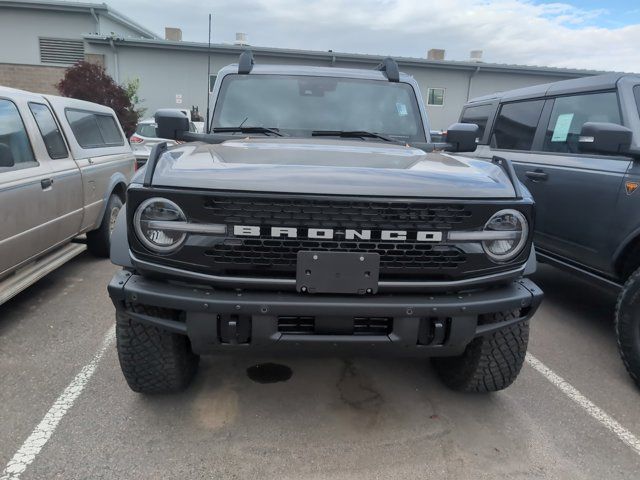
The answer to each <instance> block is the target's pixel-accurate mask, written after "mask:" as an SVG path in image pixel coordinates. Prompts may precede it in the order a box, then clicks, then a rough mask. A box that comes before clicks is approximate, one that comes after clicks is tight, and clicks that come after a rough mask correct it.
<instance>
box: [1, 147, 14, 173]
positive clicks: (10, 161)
mask: <svg viewBox="0 0 640 480" xmlns="http://www.w3.org/2000/svg"><path fill="white" fill-rule="evenodd" d="M15 164H16V162H15V160H14V158H13V152H12V151H11V149H10V148H9V146H8V145H6V144H4V143H0V168H2V167H4V168H10V167H13V166H14V165H15Z"/></svg>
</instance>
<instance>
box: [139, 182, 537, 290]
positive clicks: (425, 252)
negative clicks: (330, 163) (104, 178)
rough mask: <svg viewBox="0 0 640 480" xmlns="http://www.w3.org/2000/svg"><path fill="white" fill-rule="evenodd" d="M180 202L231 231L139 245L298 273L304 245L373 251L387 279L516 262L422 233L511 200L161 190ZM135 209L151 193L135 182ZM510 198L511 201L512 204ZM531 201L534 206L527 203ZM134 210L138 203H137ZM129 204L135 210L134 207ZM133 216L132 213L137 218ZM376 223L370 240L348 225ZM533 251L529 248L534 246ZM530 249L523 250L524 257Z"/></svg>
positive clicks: (432, 276)
mask: <svg viewBox="0 0 640 480" xmlns="http://www.w3.org/2000/svg"><path fill="white" fill-rule="evenodd" d="M154 194H156V195H162V196H165V197H166V198H169V199H171V200H172V201H174V202H176V203H177V204H178V205H180V207H181V208H182V209H183V211H184V213H185V215H186V217H187V219H188V220H189V221H190V222H193V223H209V224H224V225H226V227H227V233H226V235H224V236H222V235H219V236H218V235H209V236H206V235H191V236H190V237H189V239H188V240H187V242H185V244H184V245H183V246H182V247H181V248H180V249H179V250H178V251H177V252H175V253H172V254H170V255H162V256H158V255H152V254H150V253H149V252H148V251H146V250H145V249H144V247H143V246H142V245H140V244H139V243H138V241H137V239H136V238H135V235H130V242H132V243H131V245H132V249H133V250H134V251H135V252H136V254H139V255H142V256H144V257H147V258H149V259H150V260H152V261H155V262H161V263H164V264H166V265H170V266H175V267H179V268H186V269H189V270H197V271H200V272H204V273H210V274H214V275H223V276H242V277H253V278H271V277H274V278H276V277H277V278H289V279H291V278H295V275H296V263H297V254H298V252H299V251H321V252H324V251H331V252H373V253H378V254H379V255H380V272H379V273H380V280H389V281H392V280H433V281H435V280H442V281H448V280H456V279H462V278H469V277H471V276H477V275H479V274H483V273H489V272H493V271H499V270H504V269H508V268H513V266H512V265H511V266H510V265H496V264H495V263H493V262H491V260H490V259H488V257H487V256H486V255H485V254H484V252H483V250H482V248H481V247H480V246H479V245H475V247H470V246H469V245H468V244H467V245H463V244H453V243H442V242H425V241H422V242H421V241H417V240H416V238H417V237H416V232H418V231H434V232H442V233H443V236H444V238H446V232H447V231H450V230H455V231H465V230H478V229H482V228H483V226H484V224H485V223H486V222H487V220H488V219H489V218H490V217H491V215H492V214H493V213H495V212H496V211H497V210H499V209H501V208H505V206H504V204H506V202H504V203H503V204H502V205H501V204H496V202H495V201H493V202H492V201H487V202H478V201H467V202H458V203H452V202H442V201H437V200H412V199H398V200H397V201H391V200H386V199H383V198H375V197H370V198H363V197H352V198H349V197H344V196H342V197H338V196H335V197H331V196H304V195H285V194H266V193H265V194H251V193H232V192H229V193H227V192H193V191H186V190H171V191H167V192H160V191H158V192H154ZM128 195H129V197H128V204H129V205H130V207H131V208H132V209H133V210H135V207H136V205H138V204H139V203H140V202H141V201H143V200H144V199H145V198H148V195H149V194H148V193H146V194H144V193H142V192H139V191H137V190H130V191H129V194H128ZM509 206H511V205H510V204H509ZM527 208H528V207H527ZM133 210H132V211H133ZM128 211H129V210H128ZM130 221H131V220H130ZM246 225H251V226H254V227H255V226H259V227H260V233H261V234H260V236H236V235H234V226H246ZM270 227H291V228H296V230H297V237H294V238H291V237H289V236H287V235H282V236H280V237H279V238H274V237H272V236H270V235H269V234H268V233H269V232H270ZM310 228H315V229H332V230H333V238H332V239H327V240H323V239H309V238H308V229H310ZM347 229H354V230H357V231H362V230H364V229H369V230H371V231H372V232H374V233H373V234H372V236H371V240H365V239H359V238H356V239H355V240H351V239H347V238H346V233H345V231H346V230H347ZM382 230H401V231H406V232H407V237H406V238H407V240H397V239H395V240H382V239H381V238H380V236H379V233H377V234H376V233H375V232H380V231H382ZM527 253H528V252H527ZM524 256H525V254H523V257H524Z"/></svg>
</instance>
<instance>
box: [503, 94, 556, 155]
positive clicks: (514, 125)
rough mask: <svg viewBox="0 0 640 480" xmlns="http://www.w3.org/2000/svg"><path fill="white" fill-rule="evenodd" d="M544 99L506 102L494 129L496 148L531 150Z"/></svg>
mask: <svg viewBox="0 0 640 480" xmlns="http://www.w3.org/2000/svg"><path fill="white" fill-rule="evenodd" d="M543 105H544V100H533V101H528V102H517V103H505V104H504V105H502V107H500V113H499V114H498V118H497V119H496V125H495V127H494V129H493V142H494V146H495V147H496V148H506V149H509V150H530V149H531V144H532V143H533V137H534V135H535V133H536V127H537V126H538V120H539V119H540V113H542V106H543Z"/></svg>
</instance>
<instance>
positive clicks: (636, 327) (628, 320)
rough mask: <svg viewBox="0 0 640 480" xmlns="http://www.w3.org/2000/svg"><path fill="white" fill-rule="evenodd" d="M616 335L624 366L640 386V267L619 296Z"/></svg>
mask: <svg viewBox="0 0 640 480" xmlns="http://www.w3.org/2000/svg"><path fill="white" fill-rule="evenodd" d="M616 337H617V339H618V348H619V349H620V356H621V357H622V361H623V362H624V366H625V367H626V368H627V371H628V372H629V375H631V378H633V381H634V382H636V385H638V386H639V387H640V268H639V269H638V270H636V271H635V272H633V273H632V274H631V276H630V277H629V279H628V280H627V281H626V282H625V284H624V287H623V288H622V292H620V295H619V296H618V303H617V304H616Z"/></svg>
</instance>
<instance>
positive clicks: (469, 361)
mask: <svg viewBox="0 0 640 480" xmlns="http://www.w3.org/2000/svg"><path fill="white" fill-rule="evenodd" d="M519 314H520V312H519V311H518V310H515V311H509V312H501V313H494V314H490V315H482V316H481V317H480V320H479V323H480V324H488V323H496V322H503V321H506V320H512V319H514V318H516V317H517V316H518V315H519ZM528 341H529V320H524V321H522V322H518V323H516V324H514V325H511V326H509V327H506V328H502V329H500V330H497V331H495V332H493V333H490V334H488V335H484V336H482V337H478V338H474V339H473V340H472V341H471V343H469V345H467V348H466V349H465V351H464V353H463V354H462V355H460V356H458V357H442V358H434V359H433V360H432V361H433V364H434V366H435V368H436V371H437V372H438V375H439V376H440V378H441V379H442V381H443V382H444V383H445V384H446V385H447V386H448V387H449V388H451V389H453V390H457V391H460V392H477V393H486V392H496V391H498V390H502V389H504V388H507V387H508V386H509V385H511V384H512V383H513V381H514V380H515V379H516V377H517V376H518V374H519V373H520V369H521V368H522V364H523V363H524V359H525V355H526V353H527V343H528Z"/></svg>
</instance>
